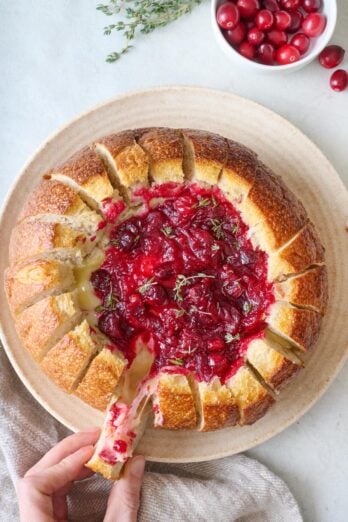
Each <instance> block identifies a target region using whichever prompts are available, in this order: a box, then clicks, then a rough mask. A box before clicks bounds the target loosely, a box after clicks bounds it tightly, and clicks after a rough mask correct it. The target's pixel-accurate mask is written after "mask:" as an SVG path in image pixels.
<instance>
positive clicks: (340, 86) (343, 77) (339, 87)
mask: <svg viewBox="0 0 348 522" xmlns="http://www.w3.org/2000/svg"><path fill="white" fill-rule="evenodd" d="M347 85H348V74H347V72H346V71H344V70H343V69H337V71H335V72H334V73H333V74H332V76H331V78H330V86H331V89H333V90H334V91H336V92H341V91H344V90H345V89H346V88H347Z"/></svg>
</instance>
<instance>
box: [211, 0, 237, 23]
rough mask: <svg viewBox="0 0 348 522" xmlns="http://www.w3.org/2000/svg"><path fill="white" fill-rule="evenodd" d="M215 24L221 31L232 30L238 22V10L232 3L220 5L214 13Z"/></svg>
mask: <svg viewBox="0 0 348 522" xmlns="http://www.w3.org/2000/svg"><path fill="white" fill-rule="evenodd" d="M216 19H217V23H218V24H219V26H220V27H222V29H234V28H235V27H236V25H237V24H238V22H239V10H238V7H237V6H236V5H235V4H232V2H226V3H224V4H221V5H220V7H219V8H218V10H217V13H216Z"/></svg>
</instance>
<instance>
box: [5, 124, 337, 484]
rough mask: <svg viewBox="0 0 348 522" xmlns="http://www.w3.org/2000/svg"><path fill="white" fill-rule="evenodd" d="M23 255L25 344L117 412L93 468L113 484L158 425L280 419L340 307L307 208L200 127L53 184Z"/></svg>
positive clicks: (103, 155) (110, 147) (16, 315)
mask: <svg viewBox="0 0 348 522" xmlns="http://www.w3.org/2000/svg"><path fill="white" fill-rule="evenodd" d="M9 258H10V267H9V268H8V269H7V271H6V274H5V285H6V291H7V296H8V302H9V305H10V308H11V311H12V315H13V319H14V322H15V326H16V330H17V332H18V335H19V337H20V339H21V341H22V343H23V345H24V346H25V348H26V349H27V350H28V351H29V352H30V353H31V355H32V356H33V357H34V358H35V360H36V361H37V362H38V364H40V365H41V368H42V370H43V371H44V372H45V373H46V374H47V375H48V376H49V378H50V379H52V380H53V381H54V382H55V383H56V384H57V385H58V386H60V387H61V388H63V389H64V390H65V391H66V392H68V393H72V394H75V395H76V396H77V397H79V398H81V399H82V400H83V401H85V402H87V403H88V404H90V405H91V406H92V407H94V408H98V409H100V410H102V411H104V410H106V417H105V423H104V427H103V430H102V434H101V436H100V439H99V441H98V443H97V446H96V450H95V453H94V456H93V457H92V459H91V460H90V462H89V463H88V466H89V467H90V468H92V469H93V470H95V471H98V472H100V473H102V474H103V475H104V476H105V477H108V478H112V479H116V478H118V476H119V473H120V470H121V468H122V465H123V463H124V462H125V461H126V460H127V458H128V457H129V456H130V455H131V454H132V452H133V450H134V447H135V445H136V443H137V441H138V440H139V437H141V434H142V431H143V429H144V426H145V423H146V421H147V420H148V419H149V415H150V417H151V419H152V422H153V424H154V426H155V427H158V428H162V429H163V428H164V429H170V430H179V429H187V430H188V429H190V430H200V431H208V430H215V429H219V428H223V427H227V426H234V425H237V424H239V425H246V424H252V423H254V422H255V421H257V420H258V419H259V418H260V417H262V416H263V415H265V413H266V411H267V410H268V408H269V407H270V406H271V405H272V404H273V403H274V401H275V400H276V397H277V394H278V392H279V390H280V388H281V387H282V386H283V385H284V384H285V383H287V382H288V380H289V379H290V378H291V377H292V376H293V375H294V374H295V373H296V372H297V371H298V370H299V369H300V368H301V367H302V366H303V363H302V359H301V354H304V353H306V352H308V351H309V350H311V348H312V347H313V345H314V344H315V342H316V340H317V337H318V334H319V330H320V325H321V320H322V316H323V314H324V313H325V307H326V303H327V273H326V266H325V262H324V249H323V247H322V245H321V242H320V239H319V238H318V235H317V232H316V230H315V227H314V225H313V223H311V221H310V220H309V218H308V215H307V213H306V210H305V209H304V207H303V205H302V204H301V202H300V201H299V200H298V199H297V198H296V197H295V196H294V194H292V192H290V190H289V189H288V188H287V187H286V185H285V184H284V183H283V181H282V180H281V179H280V178H279V177H278V176H277V175H275V174H274V173H273V172H272V171H271V170H270V169H268V168H267V167H266V166H265V165H264V164H263V163H262V162H261V161H260V160H259V159H258V158H257V156H256V154H255V153H254V152H252V151H251V150H249V149H247V148H246V147H244V146H243V145H241V144H239V143H236V142H234V141H231V140H228V139H225V138H223V137H221V136H218V135H215V134H212V133H209V132H205V131H199V130H190V129H168V128H147V129H137V130H128V131H124V132H120V133H117V134H114V135H111V136H107V137H105V138H102V139H100V140H98V141H96V142H95V143H93V144H91V145H90V146H89V147H86V148H85V149H83V150H81V151H80V152H78V153H77V154H75V155H74V156H72V157H71V158H70V159H68V160H67V161H66V162H65V163H63V164H62V165H59V166H58V167H56V168H54V169H52V170H50V171H49V172H46V173H44V175H43V177H42V180H41V181H40V182H39V184H38V185H37V186H36V188H35V189H34V190H33V192H32V193H31V194H30V195H29V197H28V200H27V202H26V203H25V205H24V207H23V209H22V211H21V214H20V215H19V217H18V222H17V223H16V226H15V228H14V229H13V232H12V237H11V242H10V251H9Z"/></svg>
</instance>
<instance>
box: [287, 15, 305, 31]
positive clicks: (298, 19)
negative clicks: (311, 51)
mask: <svg viewBox="0 0 348 522" xmlns="http://www.w3.org/2000/svg"><path fill="white" fill-rule="evenodd" d="M290 16H291V22H290V25H289V27H288V28H287V32H288V33H296V31H298V30H299V28H300V27H301V24H302V21H303V14H302V13H301V11H293V12H292V13H290Z"/></svg>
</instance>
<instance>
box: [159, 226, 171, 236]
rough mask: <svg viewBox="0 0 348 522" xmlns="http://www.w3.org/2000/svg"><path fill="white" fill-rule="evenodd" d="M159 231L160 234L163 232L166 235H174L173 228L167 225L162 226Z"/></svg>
mask: <svg viewBox="0 0 348 522" xmlns="http://www.w3.org/2000/svg"><path fill="white" fill-rule="evenodd" d="M161 232H162V234H164V235H165V236H166V237H169V238H170V237H174V234H173V229H172V227H169V226H164V227H162V228H161Z"/></svg>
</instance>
